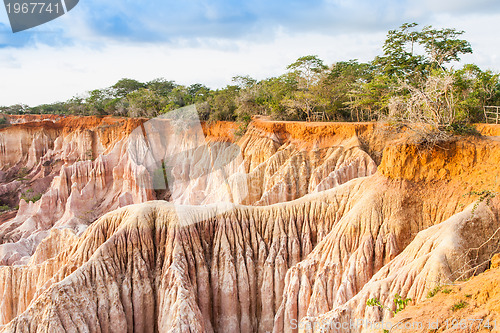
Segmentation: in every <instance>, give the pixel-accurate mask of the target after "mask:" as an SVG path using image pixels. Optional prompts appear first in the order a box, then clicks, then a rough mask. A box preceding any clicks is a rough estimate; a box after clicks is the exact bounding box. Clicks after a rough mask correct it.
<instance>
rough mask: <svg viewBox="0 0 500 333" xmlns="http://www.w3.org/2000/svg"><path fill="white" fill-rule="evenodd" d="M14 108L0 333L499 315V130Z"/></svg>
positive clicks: (2, 137) (312, 327) (0, 147)
mask: <svg viewBox="0 0 500 333" xmlns="http://www.w3.org/2000/svg"><path fill="white" fill-rule="evenodd" d="M9 117H10V118H9V122H10V125H9V126H7V127H5V128H3V129H0V152H1V155H0V200H1V202H0V206H2V207H8V209H6V210H5V212H3V213H0V295H1V297H0V332H65V331H71V332H74V331H75V332H76V331H84V332H276V333H277V332H299V331H300V332H325V331H328V332H330V331H331V332H366V331H380V332H381V331H382V330H380V329H379V330H377V329H374V328H373V325H368V324H366V323H368V322H370V323H381V322H392V323H397V322H399V321H401V320H407V321H408V320H417V319H419V320H420V319H422V318H427V319H429V320H434V319H436V318H438V319H439V320H440V321H441V322H442V321H443V320H445V318H454V317H456V318H461V319H463V318H472V317H473V316H477V318H480V319H481V320H488V321H490V322H493V321H494V320H497V319H498V320H500V316H499V313H500V312H499V311H500V307H499V306H498V293H497V292H496V291H495V290H496V289H497V288H498V280H499V278H498V268H497V267H498V265H495V264H494V262H495V260H494V259H492V258H496V257H494V255H495V254H496V253H498V252H500V220H499V219H500V216H499V209H500V202H499V198H498V197H496V194H497V193H498V192H499V191H500V188H499V184H500V182H498V176H499V175H500V164H499V163H498V161H499V160H500V140H499V138H500V126H496V125H485V124H482V125H476V128H477V130H478V131H479V132H480V133H481V134H482V135H481V136H469V137H458V136H457V137H453V138H450V139H449V140H446V141H443V142H439V143H437V144H435V145H426V143H425V142H422V141H421V140H419V138H418V137H417V136H416V134H415V133H413V132H412V131H411V130H408V129H405V128H395V127H392V126H390V125H388V124H383V123H301V122H276V121H270V120H268V119H265V118H255V119H253V121H252V122H250V124H249V125H248V127H247V128H245V129H244V131H242V130H241V129H240V128H239V126H240V125H239V124H235V123H230V122H215V123H194V124H192V123H191V122H186V121H184V122H182V121H181V122H179V119H180V118H179V119H168V118H159V119H153V120H149V119H140V118H136V119H134V118H118V117H76V116H66V117H62V116H51V115H41V116H35V115H33V116H9ZM181 120H182V119H181ZM186 124H189V126H187V127H186V126H185V125H186ZM469 279H470V280H469ZM481 281H483V282H481ZM469 284H470V286H469ZM446 286H449V287H446ZM474 286H475V287H474ZM443 288H450V290H452V291H451V292H450V293H449V294H444V293H439V292H438V294H437V295H436V296H434V297H428V296H429V293H430V292H432V291H433V290H442V289H443ZM474 288H475V289H474ZM481 288H483V289H481ZM396 294H397V295H400V296H401V297H402V298H403V299H411V301H410V303H409V306H408V307H407V308H406V309H405V310H403V311H401V312H398V313H397V314H395V316H394V313H393V311H394V310H396V303H395V302H394V301H393V299H394V296H395V295H396ZM465 295H471V296H469V297H466V296H465ZM374 298H375V299H377V300H378V301H379V302H380V303H381V304H382V305H384V306H385V307H387V308H389V309H390V310H387V309H383V308H380V307H371V306H367V301H368V300H369V299H374ZM459 299H460V300H462V299H463V300H466V301H468V302H467V303H468V306H465V307H464V308H463V309H459V310H458V311H455V310H452V307H453V304H455V302H456V301H458V300H459ZM436 304H439V305H436ZM443 304H445V305H443ZM436 307H438V308H439V311H438V310H435V309H436ZM411 318H413V319H411ZM427 319H426V320H427ZM357 320H361V321H364V323H365V324H362V325H348V328H345V327H344V328H343V327H342V324H345V323H352V322H356V321H357ZM422 320H423V319H422ZM495 329H496V328H495ZM424 331H425V330H424ZM470 331H471V332H472V331H474V330H470ZM478 331H479V330H478Z"/></svg>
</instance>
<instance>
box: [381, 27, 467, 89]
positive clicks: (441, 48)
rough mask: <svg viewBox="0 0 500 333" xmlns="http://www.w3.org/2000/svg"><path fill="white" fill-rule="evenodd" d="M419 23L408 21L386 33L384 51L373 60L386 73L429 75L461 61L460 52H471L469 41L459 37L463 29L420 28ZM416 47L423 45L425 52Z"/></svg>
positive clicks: (410, 75)
mask: <svg viewBox="0 0 500 333" xmlns="http://www.w3.org/2000/svg"><path fill="white" fill-rule="evenodd" d="M417 26H418V24H417V23H405V24H403V25H401V27H399V29H396V30H390V31H389V32H388V33H387V37H386V40H385V42H384V46H383V50H384V54H383V55H382V56H380V57H377V58H375V60H374V64H375V65H377V67H378V68H379V69H380V70H381V72H382V73H383V74H386V75H389V76H393V75H395V76H397V77H399V78H400V79H411V78H412V77H414V76H415V75H417V76H426V75H427V74H428V73H429V71H430V70H431V69H433V68H434V69H436V68H443V65H444V64H446V63H449V62H451V61H453V60H455V61H458V60H460V55H462V54H466V53H472V48H471V46H470V43H469V42H467V41H466V40H463V39H459V38H458V37H459V36H461V35H462V34H463V33H464V31H458V30H456V29H449V28H447V29H433V28H432V26H426V27H424V28H423V29H422V30H421V31H418V30H415V28H416V27H417ZM417 46H420V47H421V48H423V50H424V54H418V53H417V50H418V48H417Z"/></svg>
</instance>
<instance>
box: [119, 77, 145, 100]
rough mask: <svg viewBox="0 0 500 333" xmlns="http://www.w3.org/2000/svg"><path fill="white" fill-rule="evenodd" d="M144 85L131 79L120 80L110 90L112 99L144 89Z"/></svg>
mask: <svg viewBox="0 0 500 333" xmlns="http://www.w3.org/2000/svg"><path fill="white" fill-rule="evenodd" d="M145 86H146V85H145V84H144V83H142V82H139V81H137V80H133V79H121V80H119V81H118V82H116V83H115V84H114V85H113V86H112V87H111V88H112V90H113V95H114V97H118V98H123V97H125V96H127V95H128V94H130V93H131V92H133V91H136V90H138V89H141V88H144V87H145Z"/></svg>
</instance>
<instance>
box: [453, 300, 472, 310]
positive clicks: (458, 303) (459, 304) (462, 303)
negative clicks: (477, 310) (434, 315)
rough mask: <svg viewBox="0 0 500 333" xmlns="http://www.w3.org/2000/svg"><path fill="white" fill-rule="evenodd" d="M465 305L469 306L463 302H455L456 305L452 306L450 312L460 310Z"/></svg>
mask: <svg viewBox="0 0 500 333" xmlns="http://www.w3.org/2000/svg"><path fill="white" fill-rule="evenodd" d="M467 305H469V304H468V303H467V302H464V301H460V302H457V303H455V304H453V305H452V307H451V311H453V312H455V311H458V310H460V309H463V308H465V307H466V306H467Z"/></svg>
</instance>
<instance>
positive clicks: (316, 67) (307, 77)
mask: <svg viewBox="0 0 500 333" xmlns="http://www.w3.org/2000/svg"><path fill="white" fill-rule="evenodd" d="M287 69H288V70H290V71H291V72H290V74H291V75H292V77H294V78H295V79H296V81H297V86H298V88H299V89H298V90H297V91H295V92H293V93H292V96H291V98H288V99H286V100H285V101H284V105H286V106H287V107H288V108H291V109H292V110H293V109H295V110H299V111H301V112H303V113H305V115H306V119H307V121H310V120H311V117H312V114H313V112H314V111H315V110H316V109H318V108H320V107H324V106H325V105H326V102H325V100H324V99H323V98H322V97H321V96H320V95H319V94H318V92H319V90H318V89H317V87H315V84H317V83H318V81H319V80H320V78H321V75H322V74H323V73H324V71H325V70H326V69H328V67H327V66H326V65H325V64H324V63H323V60H321V59H319V58H318V56H316V55H308V56H304V57H300V58H298V59H297V60H296V61H295V62H294V63H292V64H290V65H288V67H287Z"/></svg>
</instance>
